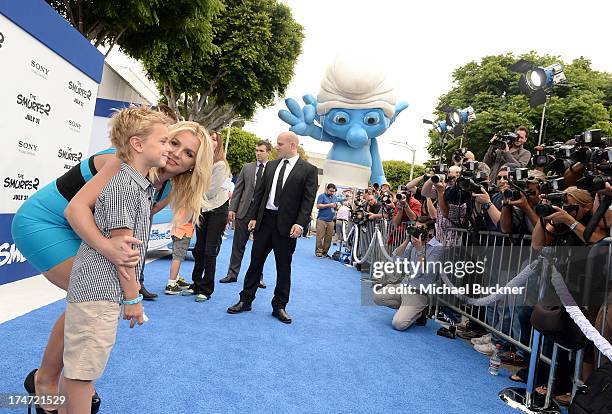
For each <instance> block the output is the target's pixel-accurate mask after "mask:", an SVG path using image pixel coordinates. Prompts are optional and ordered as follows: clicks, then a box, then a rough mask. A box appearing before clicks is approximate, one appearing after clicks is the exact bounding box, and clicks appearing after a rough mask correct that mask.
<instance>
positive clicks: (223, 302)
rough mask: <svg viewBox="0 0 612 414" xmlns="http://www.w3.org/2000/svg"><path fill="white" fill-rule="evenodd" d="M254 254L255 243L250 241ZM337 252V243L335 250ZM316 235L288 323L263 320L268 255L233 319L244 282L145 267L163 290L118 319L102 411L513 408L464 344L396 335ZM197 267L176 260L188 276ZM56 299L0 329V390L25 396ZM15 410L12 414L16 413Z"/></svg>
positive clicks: (302, 264) (222, 265)
mask: <svg viewBox="0 0 612 414" xmlns="http://www.w3.org/2000/svg"><path fill="white" fill-rule="evenodd" d="M248 248H249V249H250V245H249V246H248ZM230 250H231V237H230V238H229V239H227V240H225V241H224V243H223V246H222V249H221V253H220V255H219V258H218V264H217V279H219V278H220V277H223V276H224V275H225V271H226V269H227V265H228V259H229V254H230ZM332 250H333V247H332ZM313 251H314V239H303V238H302V239H300V240H299V242H298V247H297V250H296V254H295V255H294V261H293V277H292V282H293V285H292V289H291V302H290V303H289V305H288V306H287V311H288V312H289V314H290V315H291V316H292V317H293V319H294V320H293V324H291V325H284V324H282V323H280V322H279V321H278V320H276V319H275V318H273V317H272V316H271V315H270V311H271V306H270V300H271V299H272V295H273V288H274V275H275V271H274V260H273V255H272V254H271V255H270V257H269V259H268V262H267V263H266V267H265V270H264V275H265V280H266V283H267V284H268V286H269V287H268V289H266V290H259V291H258V296H257V299H256V300H255V302H254V303H253V311H252V312H248V313H244V314H239V315H229V314H227V313H226V311H225V310H226V308H227V307H228V306H230V305H232V304H234V303H235V302H236V301H237V299H238V292H239V291H240V289H241V285H242V283H241V282H242V280H243V275H244V272H245V271H246V267H247V266H248V253H247V254H246V255H245V260H244V262H243V263H244V265H243V268H242V272H241V275H240V279H239V281H240V283H234V284H229V285H223V284H218V283H217V285H216V291H215V293H214V294H213V296H212V298H211V300H210V301H208V302H203V303H195V302H194V299H193V297H176V296H172V297H171V296H165V295H163V292H162V287H163V286H164V283H165V281H166V280H167V274H168V269H169V265H170V262H169V260H167V259H161V260H158V261H156V262H153V263H151V264H149V265H147V267H146V277H147V283H146V286H147V287H148V288H149V289H150V290H154V291H157V292H158V293H162V294H161V295H160V298H159V299H158V300H157V301H156V302H155V303H146V305H145V310H146V313H147V315H148V316H149V318H150V321H149V322H148V323H146V324H145V325H144V326H141V327H136V328H135V329H133V330H130V329H129V327H128V324H127V323H126V322H125V321H123V320H121V326H120V329H119V332H118V335H117V343H116V345H115V348H114V349H113V352H112V355H111V358H110V361H109V364H108V366H107V369H106V372H105V374H104V376H103V377H102V378H101V379H100V381H99V382H98V384H97V389H98V391H99V393H100V395H101V396H102V399H103V405H102V410H101V412H102V413H139V412H155V413H162V412H163V413H187V412H207V413H208V412H231V413H234V412H246V413H251V412H266V413H269V412H274V413H276V412H278V413H286V412H291V413H295V412H317V413H323V412H325V413H327V412H351V413H354V412H360V413H361V412H367V413H389V412H409V413H493V412H495V413H513V412H516V411H514V410H512V409H510V408H509V407H507V406H506V405H505V404H504V403H502V402H501V401H500V400H499V398H498V397H497V393H498V391H500V390H501V389H502V388H504V387H506V386H510V385H516V384H514V383H512V382H510V381H509V380H508V378H507V375H508V373H507V372H506V371H504V370H502V372H501V374H500V376H499V377H493V376H491V375H489V374H488V373H487V366H488V360H487V358H486V357H484V356H483V355H480V354H478V353H477V352H476V351H474V350H472V349H471V348H470V346H469V345H468V344H467V343H465V342H464V341H462V340H459V339H457V340H449V339H446V338H443V337H440V336H437V335H436V329H437V328H438V325H437V324H436V323H434V322H432V321H429V322H428V324H427V326H426V327H413V328H411V329H409V330H408V331H406V332H397V331H394V330H393V329H392V328H391V325H390V322H391V318H392V316H393V312H394V311H393V310H392V309H388V308H382V307H375V306H362V305H361V304H360V303H361V301H360V283H359V277H360V275H359V273H358V272H357V271H356V270H355V269H352V268H348V267H345V266H342V265H340V264H339V263H337V262H332V261H331V260H329V259H317V258H315V257H314V254H313ZM192 267H193V261H192V260H187V261H186V262H185V263H183V267H182V272H181V273H182V274H183V275H184V276H186V279H188V280H189V279H190V277H189V276H190V273H191V269H192ZM64 307H65V303H64V302H63V301H59V302H56V303H54V304H51V305H49V306H46V307H44V308H42V309H39V310H37V311H34V312H31V313H29V314H27V315H24V316H23V317H20V318H17V319H15V320H12V321H9V322H7V323H4V324H2V325H0V349H1V350H2V351H0V354H1V355H2V357H1V358H0V372H1V373H2V374H1V375H0V392H22V382H23V378H24V377H25V375H26V374H27V372H29V370H31V369H32V368H34V367H35V366H37V364H38V362H39V360H40V358H41V356H42V353H43V349H44V346H45V344H46V339H47V335H48V333H49V330H50V327H51V325H52V322H54V321H55V319H56V317H57V316H58V315H59V313H60V312H61V311H62V310H63V308H64ZM11 412H14V411H11Z"/></svg>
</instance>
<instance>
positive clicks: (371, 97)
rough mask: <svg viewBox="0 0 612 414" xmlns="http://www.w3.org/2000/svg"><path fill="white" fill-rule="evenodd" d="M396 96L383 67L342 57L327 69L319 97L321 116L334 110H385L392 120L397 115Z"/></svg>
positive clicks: (318, 106)
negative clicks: (387, 80)
mask: <svg viewBox="0 0 612 414" xmlns="http://www.w3.org/2000/svg"><path fill="white" fill-rule="evenodd" d="M395 102H396V101H395V93H394V91H393V88H392V87H391V86H389V85H388V84H387V82H386V74H385V73H384V71H383V70H382V69H381V68H380V67H374V66H372V65H368V64H367V63H366V62H361V61H354V60H353V61H350V59H348V58H345V57H338V58H336V60H335V61H334V62H333V63H332V64H331V65H330V66H329V67H328V68H327V71H326V73H325V77H324V78H323V80H322V81H321V89H320V90H319V94H318V95H317V114H319V115H325V114H326V113H327V112H329V111H330V110H331V109H333V108H347V109H365V108H381V109H382V110H383V111H384V112H385V115H386V116H387V117H388V118H391V117H392V116H393V115H394V114H395Z"/></svg>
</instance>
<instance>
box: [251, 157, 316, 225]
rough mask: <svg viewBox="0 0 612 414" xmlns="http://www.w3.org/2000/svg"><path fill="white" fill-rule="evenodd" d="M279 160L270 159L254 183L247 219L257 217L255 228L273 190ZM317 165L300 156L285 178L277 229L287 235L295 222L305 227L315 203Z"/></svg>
mask: <svg viewBox="0 0 612 414" xmlns="http://www.w3.org/2000/svg"><path fill="white" fill-rule="evenodd" d="M280 162H281V160H280V159H277V160H274V161H270V162H269V163H268V164H267V165H266V169H265V172H264V174H263V177H262V179H261V180H259V181H258V182H257V185H256V187H255V194H254V195H253V203H251V207H250V208H249V214H248V218H249V220H257V226H256V227H255V231H258V230H259V227H260V226H261V222H262V218H263V214H264V211H265V209H266V203H267V202H268V198H269V196H270V191H271V190H272V181H274V173H275V172H276V168H277V167H278V164H280ZM317 178H318V171H317V167H315V166H314V165H312V164H310V163H309V162H307V161H304V160H303V159H301V158H298V160H297V161H296V163H295V166H294V167H293V169H292V170H291V173H290V174H289V176H288V177H287V180H286V181H285V185H284V186H283V191H282V193H281V196H280V200H279V206H278V231H279V232H280V234H282V235H286V236H287V237H289V233H290V232H291V227H292V226H293V225H294V224H299V225H300V226H302V227H304V228H306V225H307V224H308V222H309V221H310V214H311V212H312V206H313V205H314V202H315V197H316V195H317V188H318V179H317Z"/></svg>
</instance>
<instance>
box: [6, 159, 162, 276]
mask: <svg viewBox="0 0 612 414" xmlns="http://www.w3.org/2000/svg"><path fill="white" fill-rule="evenodd" d="M114 153H115V149H114V148H109V149H106V150H104V151H100V152H98V153H96V154H94V155H92V156H91V157H89V158H86V159H84V160H83V161H81V162H80V163H79V164H78V165H75V166H74V167H72V168H71V169H70V170H69V171H67V172H66V173H65V174H64V175H62V176H61V177H59V178H58V179H56V180H54V181H52V182H51V183H49V184H47V185H46V186H45V187H43V188H41V189H40V190H39V191H37V192H36V193H34V194H33V195H32V196H31V197H30V198H28V199H27V200H26V201H25V202H24V203H23V204H22V205H21V207H20V208H19V210H17V213H16V214H15V217H14V218H13V223H12V228H11V231H12V234H13V240H14V241H15V245H16V246H17V248H18V249H19V251H20V252H21V254H23V255H24V256H25V257H26V258H27V259H28V261H29V262H30V263H31V264H32V265H33V266H34V267H35V268H37V269H38V270H39V271H40V272H46V271H48V270H49V269H51V268H53V267H55V266H57V265H58V264H60V263H62V262H63V261H65V260H67V259H69V258H71V257H73V256H75V255H76V252H77V251H78V250H79V247H80V245H81V239H80V238H79V236H78V235H77V234H76V233H75V232H74V231H73V230H72V228H71V227H70V224H69V223H68V221H67V220H66V218H65V217H64V210H65V209H66V207H67V206H68V203H69V202H70V200H71V199H72V197H74V195H75V194H76V193H77V192H78V191H79V190H80V189H81V188H82V187H83V186H84V185H85V183H86V182H87V181H89V180H91V178H92V177H93V176H94V175H95V174H96V173H97V171H96V168H95V166H94V163H93V159H94V157H96V156H97V155H103V154H114ZM169 184H170V183H169V182H167V185H166V184H165V185H164V187H163V189H162V192H161V193H160V194H159V196H158V197H156V202H159V201H161V200H163V199H164V198H166V197H167V196H168V195H169V193H170V185H169Z"/></svg>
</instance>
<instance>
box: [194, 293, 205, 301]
mask: <svg viewBox="0 0 612 414" xmlns="http://www.w3.org/2000/svg"><path fill="white" fill-rule="evenodd" d="M207 300H208V296H206V295H205V294H203V293H199V294H197V295H196V299H195V301H196V302H206V301H207Z"/></svg>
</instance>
